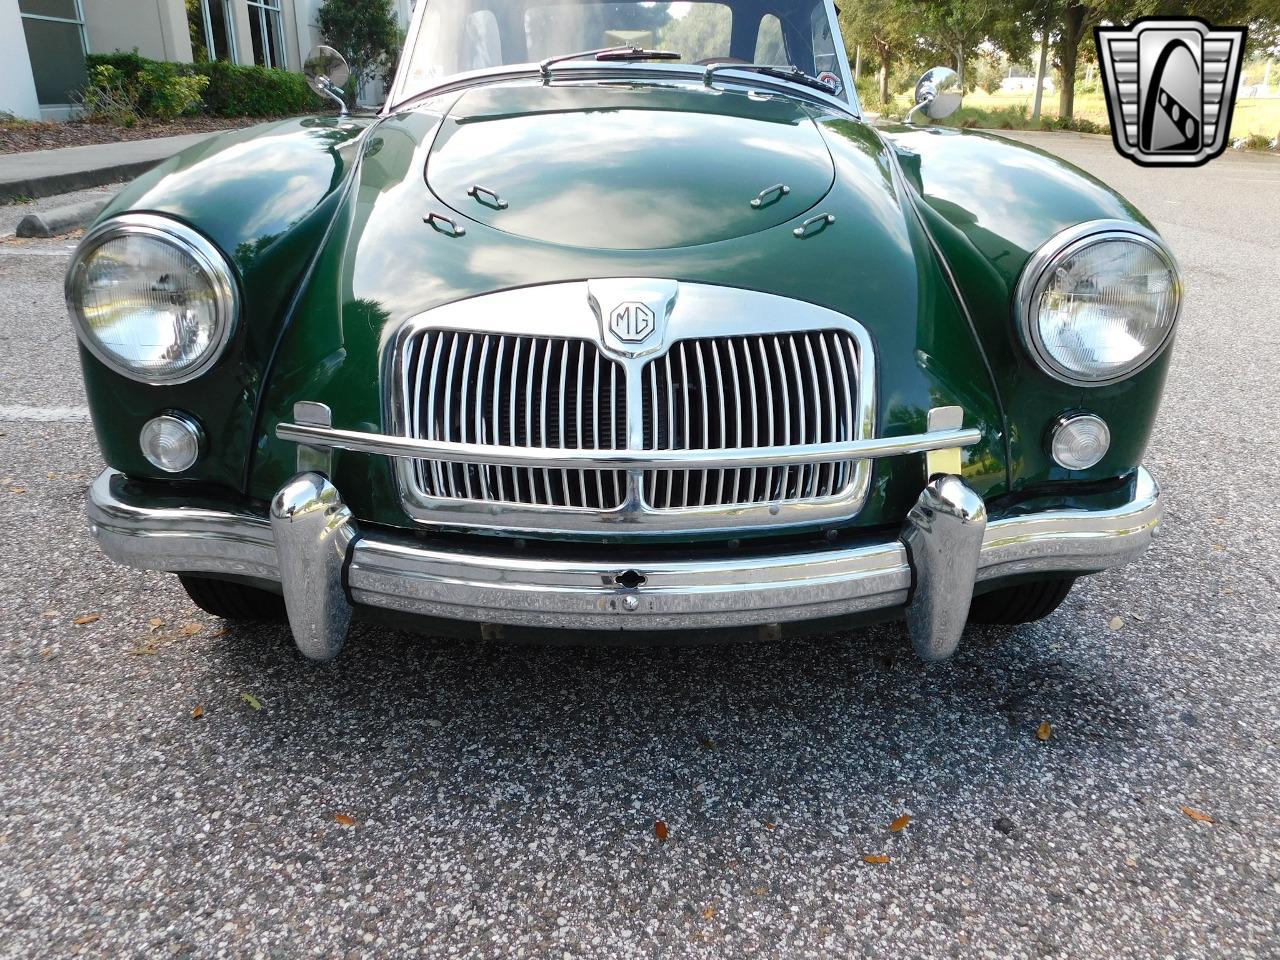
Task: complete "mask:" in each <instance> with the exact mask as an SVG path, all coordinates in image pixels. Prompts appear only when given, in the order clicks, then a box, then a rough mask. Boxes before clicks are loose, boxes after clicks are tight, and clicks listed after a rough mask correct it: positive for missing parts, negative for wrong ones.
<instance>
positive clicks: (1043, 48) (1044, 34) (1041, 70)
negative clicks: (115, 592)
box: [1031, 16, 1049, 126]
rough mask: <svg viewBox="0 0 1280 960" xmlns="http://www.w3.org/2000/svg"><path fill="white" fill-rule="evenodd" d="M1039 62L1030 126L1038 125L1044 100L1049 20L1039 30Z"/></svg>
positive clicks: (1047, 67) (1047, 62)
mask: <svg viewBox="0 0 1280 960" xmlns="http://www.w3.org/2000/svg"><path fill="white" fill-rule="evenodd" d="M1040 31H1041V32H1040V62H1039V63H1038V64H1037V65H1036V97H1035V100H1034V101H1033V102H1032V106H1031V125H1032V126H1039V124H1040V105H1041V102H1042V101H1043V100H1044V76H1045V73H1046V72H1047V71H1048V69H1049V18H1048V17H1047V16H1046V17H1045V18H1044V24H1043V26H1041V28H1040Z"/></svg>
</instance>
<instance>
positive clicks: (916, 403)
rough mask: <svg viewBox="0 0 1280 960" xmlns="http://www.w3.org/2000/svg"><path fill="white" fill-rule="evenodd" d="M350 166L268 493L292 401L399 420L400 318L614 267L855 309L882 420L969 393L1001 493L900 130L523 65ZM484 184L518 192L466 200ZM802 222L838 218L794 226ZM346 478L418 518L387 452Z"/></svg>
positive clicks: (267, 413)
mask: <svg viewBox="0 0 1280 960" xmlns="http://www.w3.org/2000/svg"><path fill="white" fill-rule="evenodd" d="M633 113H634V114H636V115H637V117H638V116H639V115H640V114H643V119H644V120H645V122H646V124H647V125H646V126H645V127H643V128H640V127H637V126H636V121H637V117H631V116H629V115H630V114H633ZM535 118H536V119H535ZM641 129H647V130H657V131H660V132H661V136H660V137H658V136H654V135H650V136H648V137H646V136H643V135H641V133H638V132H637V131H639V130H641ZM627 131H630V134H629V135H628V137H626V138H624V139H625V143H619V144H615V145H614V146H612V147H604V146H602V147H601V150H602V152H601V153H600V154H599V155H597V159H596V163H594V164H593V163H592V162H591V161H590V157H589V151H584V150H583V149H582V143H583V142H586V141H585V140H584V139H583V138H587V139H589V140H590V142H591V143H595V144H597V145H599V144H603V143H606V142H612V141H613V139H614V138H615V136H617V135H620V134H622V133H624V132H627ZM574 137H576V138H578V142H577V143H566V142H565V141H566V140H567V139H572V138H574ZM460 138H466V139H460ZM463 144H469V147H468V150H465V151H464V150H461V149H459V152H458V153H457V155H456V156H453V155H451V154H452V151H453V150H454V148H455V147H459V148H460V147H461V146H462V145H463ZM558 144H559V146H557V145H558ZM472 148H474V153H473V152H472ZM788 154H790V155H788ZM467 157H473V159H474V163H473V164H472V165H471V166H470V167H468V166H467V164H466V163H465V160H466V158H467ZM511 158H517V159H520V160H521V162H520V163H516V162H512V160H511ZM437 164H439V166H437ZM355 178H356V179H355V182H354V185H353V189H352V190H351V191H350V193H349V194H348V196H347V199H346V201H345V203H344V205H343V206H342V208H341V209H340V210H339V212H338V214H337V216H336V217H335V220H334V223H333V226H332V229H331V231H330V233H329V235H328V237H327V238H326V240H325V242H324V244H323V246H322V247H321V249H320V251H319V253H318V256H317V258H316V260H315V262H314V263H313V266H312V270H311V273H310V277H309V279H308V280H307V282H306V283H305V285H304V287H303V289H302V291H301V294H300V297H299V300H298V302H297V305H296V308H295V309H294V310H293V311H292V315H291V318H290V320H289V323H288V326H287V328H286V331H285V333H284V336H283V339H282V341H281V344H280V347H279V349H278V351H277V353H276V357H275V360H274V364H273V367H272V370H271V372H270V375H269V388H268V391H267V394H266V397H265V399H264V402H263V404H262V406H261V409H260V414H259V418H258V425H257V434H256V441H255V447H254V452H253V461H252V465H251V469H250V470H249V471H248V476H249V490H248V492H249V493H251V494H252V495H254V496H255V497H259V498H262V499H267V498H269V497H270V496H271V495H272V494H273V493H274V492H275V490H276V489H278V488H279V487H280V486H281V485H282V484H283V483H284V482H285V480H287V479H288V477H289V476H290V475H291V474H292V473H293V472H294V470H295V469H296V448H295V447H294V445H293V444H291V443H285V442H282V441H280V440H278V439H277V438H276V436H275V431H276V427H277V425H278V424H280V423H281V422H285V421H289V420H291V419H292V417H293V413H292V411H293V404H294V403H295V402H297V401H303V400H310V401H318V402H321V403H325V404H327V405H329V407H330V408H331V409H332V411H333V418H334V426H337V427H342V428H348V429H355V430H370V431H387V430H389V429H390V428H389V426H388V423H387V402H386V401H387V392H386V391H387V385H386V384H384V383H383V377H384V373H383V370H384V368H383V366H382V358H383V356H384V351H385V348H386V347H387V345H388V343H389V342H390V341H391V339H392V338H393V336H394V335H395V332H396V330H397V329H398V328H399V327H400V325H401V324H402V323H403V322H404V321H406V320H407V319H409V318H411V317H413V316H415V315H417V314H420V313H422V312H424V311H426V310H429V309H431V308H433V307H437V306H440V305H442V304H445V303H449V302H452V301H456V300H461V299H465V298H468V297H475V296H479V295H483V294H486V293H490V292H493V291H497V290H503V289H511V288H518V287H522V286H530V285H534V284H541V283H553V282H559V281H575V280H584V279H592V278H601V277H665V278H671V279H675V280H679V281H685V282H698V283H705V284H717V285H722V286H730V287H741V288H749V289H753V290H760V291H764V292H767V293H773V294H777V295H781V296H785V297H791V298H795V299H798V300H803V301H808V302H810V303H814V304H817V305H820V306H824V307H827V308H830V309H833V310H836V311H839V312H841V313H843V314H846V315H848V316H851V317H853V318H855V319H857V320H858V321H860V322H861V323H862V324H863V325H864V326H865V327H866V328H867V331H868V333H869V334H870V337H871V339H872V341H873V343H874V346H875V353H876V356H875V360H876V366H877V375H878V388H877V398H876V401H877V402H876V420H877V423H876V431H877V433H878V434H879V435H881V436H894V435H900V434H905V433H912V432H916V431H921V430H924V429H925V426H926V417H927V413H928V410H929V409H930V408H931V407H935V406H942V405H949V404H959V405H961V406H963V407H964V409H965V411H966V425H968V426H974V427H977V428H979V429H980V430H981V431H982V435H983V439H982V441H981V442H980V443H978V444H977V445H975V446H973V447H970V448H968V449H967V450H966V451H965V454H964V457H965V476H966V478H967V479H969V481H970V482H971V483H972V484H973V485H974V486H975V488H976V489H978V490H979V492H981V493H983V494H984V495H988V496H990V495H998V494H1000V493H1001V492H1003V491H1004V490H1005V488H1006V483H1007V474H1006V463H1005V455H1004V450H1005V444H1004V439H1003V429H1004V427H1003V419H1002V416H1001V413H1000V406H999V403H998V401H997V398H996V392H995V388H994V385H993V383H992V380H991V377H990V375H989V372H988V369H987V366H986V362H985V358H984V356H983V354H982V352H981V350H980V348H979V345H978V342H977V340H976V338H975V336H974V334H973V332H972V330H971V328H970V327H969V325H968V324H967V321H966V319H965V316H964V314H963V312H962V310H961V309H960V306H959V304H958V302H957V298H956V296H955V293H954V291H953V290H952V288H951V287H950V286H949V284H948V281H947V279H946V276H945V273H944V272H943V270H942V267H941V265H940V263H939V261H938V260H937V258H936V256H935V254H934V252H933V249H932V247H931V245H930V241H929V239H928V237H927V236H926V234H925V233H924V228H923V226H922V224H921V222H920V221H919V219H918V217H917V216H916V215H915V213H914V212H913V210H912V208H911V202H910V200H909V199H908V197H907V195H906V192H905V191H906V186H905V184H904V182H903V180H902V177H901V175H900V173H899V170H898V167H897V165H896V162H895V160H894V158H893V157H892V156H891V154H890V151H889V148H888V147H887V146H886V145H885V143H884V142H883V141H882V140H881V139H880V137H879V136H878V135H877V134H876V132H875V131H874V130H872V129H871V128H870V127H868V126H867V125H865V124H863V123H861V122H858V121H855V120H849V119H838V118H836V117H833V116H829V115H825V114H823V113H822V111H821V110H820V109H818V108H814V107H809V106H801V105H798V104H797V103H796V101H794V100H790V99H788V98H784V97H768V96H761V95H758V94H746V93H742V92H728V91H722V90H712V89H704V88H701V87H696V86H692V85H685V86H674V85H656V84H638V83H629V84H627V85H616V84H610V85H589V84H587V85H573V86H560V85H557V86H552V87H548V86H543V85H540V84H536V83H524V84H519V83H512V84H509V85H505V86H498V87H492V88H488V89H481V90H476V91H474V92H472V93H467V94H464V95H462V96H461V97H459V95H458V94H456V93H455V94H452V95H450V96H447V97H440V98H437V99H435V100H432V101H428V102H425V103H423V104H420V105H417V106H415V107H414V108H413V109H409V110H405V111H403V112H400V113H397V114H394V115H392V116H389V117H387V118H385V119H384V120H382V121H381V122H380V123H378V124H377V125H376V126H375V127H374V128H372V129H371V130H369V131H368V133H367V134H366V136H365V139H364V147H363V156H362V160H361V163H360V165H359V168H358V170H357V171H356V173H355ZM788 181H791V182H789V183H788ZM780 182H781V183H787V185H788V186H789V187H791V188H792V189H791V190H790V191H789V192H788V193H787V194H786V195H785V196H784V197H782V198H781V199H779V200H777V201H776V202H775V203H772V204H770V203H767V202H766V203H762V204H761V205H759V206H756V207H753V206H752V205H751V201H752V199H754V198H755V197H756V196H757V195H758V194H759V193H760V191H761V190H764V189H765V188H767V187H770V186H772V185H774V184H775V183H780ZM473 186H481V187H484V188H487V189H488V190H492V191H494V192H496V193H497V194H498V196H499V197H500V198H501V200H502V201H505V202H506V204H507V206H506V207H505V208H501V207H500V205H499V204H498V202H497V201H496V200H495V199H494V197H493V196H492V195H489V194H485V195H483V197H482V199H484V200H487V201H488V203H483V202H481V200H480V199H477V198H476V197H475V196H471V195H468V193H467V192H466V191H467V189H469V188H470V187H473ZM767 199H768V198H766V200H767ZM812 217H822V218H823V220H824V222H825V227H824V226H823V224H822V223H815V224H814V225H812V226H811V227H810V228H808V229H806V230H801V231H799V233H798V232H797V228H799V227H800V225H801V223H802V222H803V221H804V220H806V219H808V218H812ZM828 217H830V218H834V219H833V220H830V221H829V222H826V221H827V218H828ZM441 218H448V220H449V221H450V222H451V223H452V226H449V225H448V224H446V223H445V221H444V220H442V219H441ZM428 221H432V222H428ZM583 308H584V309H586V308H587V305H586V304H585V303H584V304H583ZM530 333H535V334H536V333H542V334H554V333H555V330H554V329H547V330H542V329H534V328H532V327H531V329H530ZM677 336H678V332H677ZM334 479H335V482H336V483H337V485H338V487H339V489H341V490H343V492H344V496H346V497H347V498H348V500H349V502H350V504H351V506H352V508H353V510H354V511H355V512H356V514H357V516H359V517H361V519H363V520H366V521H369V522H374V523H385V524H388V525H393V526H402V527H406V526H411V525H412V524H411V522H410V521H409V520H408V519H407V517H406V515H405V513H404V511H403V510H402V509H401V505H400V499H399V495H398V491H397V489H396V486H395V481H394V475H393V472H392V470H391V464H390V463H389V461H387V460H386V459H383V458H379V457H372V456H367V455H363V454H356V453H342V452H339V453H338V454H337V455H336V458H335V462H334ZM924 480H925V476H924V458H923V457H922V456H909V457H899V458H895V459H893V460H886V461H881V462H879V463H877V464H876V465H875V468H874V473H873V481H872V488H871V494H870V497H869V499H868V501H867V503H866V505H865V506H864V508H863V510H862V511H861V512H860V514H859V515H858V516H857V517H856V518H854V519H853V520H851V521H849V525H852V526H860V527H868V526H876V525H889V524H892V525H894V526H895V527H896V526H897V525H898V524H900V522H901V520H902V517H903V516H904V515H905V513H906V511H907V509H908V508H909V507H910V505H911V503H912V502H913V501H914V499H915V498H916V496H917V495H918V493H919V490H920V487H921V485H922V484H923V483H924ZM766 532H767V531H766Z"/></svg>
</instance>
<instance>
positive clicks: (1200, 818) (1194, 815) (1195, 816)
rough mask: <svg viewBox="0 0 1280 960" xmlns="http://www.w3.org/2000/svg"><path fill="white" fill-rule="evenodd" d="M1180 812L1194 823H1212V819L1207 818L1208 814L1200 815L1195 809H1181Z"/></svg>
mask: <svg viewBox="0 0 1280 960" xmlns="http://www.w3.org/2000/svg"><path fill="white" fill-rule="evenodd" d="M1182 812H1183V813H1185V814H1186V815H1187V816H1188V817H1190V818H1191V819H1192V820H1194V821H1195V822H1196V823H1213V822H1214V819H1213V817H1211V816H1209V814H1207V813H1201V812H1200V811H1199V810H1197V809H1195V807H1183V808H1182Z"/></svg>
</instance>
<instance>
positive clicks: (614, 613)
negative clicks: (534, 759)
mask: <svg viewBox="0 0 1280 960" xmlns="http://www.w3.org/2000/svg"><path fill="white" fill-rule="evenodd" d="M576 51H582V52H576ZM308 73H309V76H310V77H311V79H312V82H313V85H314V86H315V88H316V89H317V90H318V91H322V92H324V93H326V94H328V95H329V96H331V97H333V98H334V99H336V100H337V101H338V102H339V103H340V104H341V102H342V96H341V95H340V94H339V92H338V91H339V90H340V88H341V87H342V85H343V84H344V83H345V81H346V69H345V64H343V63H342V60H341V58H340V57H338V56H337V55H336V54H334V53H333V51H330V50H328V49H327V48H318V49H317V51H316V52H315V53H314V54H313V56H312V58H311V59H310V60H309V61H308ZM953 79H954V75H952V74H951V73H950V71H947V70H944V69H941V68H939V69H936V70H933V71H930V72H929V73H928V74H926V75H925V77H924V78H922V80H921V82H920V84H919V85H918V87H917V91H916V97H917V106H916V108H915V109H914V110H912V111H911V115H910V116H909V117H908V118H907V122H905V123H901V124H887V123H881V124H873V123H871V122H869V121H868V120H867V119H866V118H865V116H864V114H863V111H862V109H861V107H860V105H859V103H858V99H857V96H856V93H855V91H854V87H853V84H852V82H851V77H850V71H849V64H848V62H847V58H846V54H845V49H844V45H843V43H842V42H841V39H840V35H839V27H838V22H837V14H836V9H835V7H834V5H833V4H832V0H718V2H701V0H696V2H693V3H670V4H667V3H638V2H625V0H624V2H612V3H595V2H590V0H422V2H420V3H419V4H418V5H417V10H416V13H415V17H414V21H413V24H412V26H411V28H410V30H409V33H408V38H407V41H406V45H405V49H404V51H403V54H402V56H401V58H400V61H399V69H398V73H397V75H396V76H395V78H394V81H393V84H392V86H391V88H390V91H389V95H388V100H387V105H386V107H385V108H384V109H383V110H382V111H380V112H378V113H376V114H368V115H360V114H356V113H352V114H348V113H347V111H346V110H345V108H344V109H342V110H341V111H340V113H339V114H338V115H337V116H332V115H330V116H317V117H308V118H304V119H294V120H286V121H281V122H276V123H272V124H268V125H264V126H259V127H255V128H253V129H249V130H243V131H239V132H234V133H228V134H225V135H223V136H220V137H217V138H215V139H212V140H209V141H206V142H204V143H202V144H200V145H198V146H196V147H193V148H191V149H189V150H187V151H186V152H184V153H182V154H179V155H178V156H176V157H174V158H173V159H171V160H169V161H168V162H166V163H164V164H162V165H161V166H159V167H158V168H156V169H154V170H153V171H151V172H150V173H148V174H146V175H144V176H143V177H141V178H140V179H138V180H137V181H135V182H134V183H132V184H131V185H130V186H128V187H127V188H126V189H125V190H123V191H122V192H121V193H120V194H119V195H118V196H117V197H116V198H115V199H114V200H113V201H112V202H111V203H110V205H109V206H108V207H107V209H106V210H105V211H104V212H103V213H102V215H101V218H100V219H99V220H98V222H97V223H96V225H94V226H93V228H92V229H90V230H89V231H88V233H87V235H86V236H85V238H84V241H83V242H82V243H81V245H80V247H79V249H78V251H77V253H76V254H75V257H74V259H73V262H72V265H71V267H70V270H69V272H68V275H67V283H66V292H67V301H68V304H69V308H70V312H71V316H72V318H73V321H74V323H75V326H76V329H77V331H78V335H79V338H80V343H81V347H82V350H81V357H82V360H83V366H84V380H85V386H86V389H87V391H88V395H89V400H90V403H91V406H92V410H93V417H94V423H95V426H96V430H97V435H98V440H99V443H100V445H101V449H102V453H103V456H104V458H105V460H106V462H107V464H108V465H109V468H108V469H107V470H106V471H105V472H104V473H103V474H102V475H101V476H100V477H99V478H98V479H97V481H96V482H95V483H94V484H93V486H92V489H91V491H90V498H89V518H90V522H91V527H92V531H93V534H94V536H95V537H96V538H97V540H98V542H99V543H100V544H101V546H102V548H103V549H104V550H105V551H106V553H107V554H108V555H110V556H111V557H113V558H114V559H115V560H117V561H119V562H121V563H124V564H127V565H130V566H133V567H139V568H142V569H148V570H164V571H172V572H174V573H176V574H178V576H179V577H180V579H181V581H182V583H183V585H184V586H185V587H186V589H187V591H188V593H189V594H190V596H191V598H192V599H193V600H194V601H195V602H196V603H197V604H198V605H199V606H201V607H203V608H204V609H205V610H207V611H209V612H211V613H213V614H215V615H219V616H223V617H227V618H232V619H271V618H277V619H284V618H287V620H288V623H289V625H290V627H291V629H292V633H293V636H294V639H295V640H296V643H297V645H298V647H299V649H300V650H301V651H302V652H303V653H304V654H305V655H307V656H308V657H312V658H315V659H328V658H331V657H333V656H335V655H336V654H337V653H338V652H339V650H340V649H341V648H342V646H343V642H344V640H345V638H346V636H347V633H348V629H349V626H350V624H351V621H352V619H353V618H372V617H381V618H383V619H387V620H390V621H392V622H395V623H403V624H407V625H411V626H417V627H419V628H425V629H440V628H441V627H442V625H448V626H451V627H452V628H454V629H458V630H461V631H462V632H464V633H470V634H474V635H479V636H483V637H487V638H488V637H499V636H508V637H509V636H513V635H516V634H520V633H526V632H527V633H532V634H538V635H542V636H547V635H548V631H575V632H581V633H582V634H583V635H596V636H599V635H600V634H607V635H608V636H610V637H612V638H617V637H618V636H625V637H626V638H627V639H637V638H644V637H651V636H653V635H654V634H664V635H668V636H669V635H670V632H671V631H679V632H682V633H683V634H684V635H686V636H688V635H691V634H698V635H702V634H708V633H709V634H712V635H714V636H721V635H740V634H742V633H744V632H745V633H746V634H748V635H759V636H763V637H774V636H778V635H780V633H781V629H782V626H783V625H797V624H798V625H800V627H801V628H802V629H805V630H810V631H814V630H826V629H832V628H838V627H845V626H848V625H850V624H855V623H859V622H866V621H869V620H874V619H891V618H905V620H906V624H907V629H908V632H909V634H910V637H911V640H912V642H913V644H914V646H915V648H916V650H917V651H918V652H919V653H920V654H921V655H922V656H924V657H926V658H929V659H940V658H943V657H946V656H948V655H949V654H951V653H952V652H953V651H954V650H955V649H956V646H957V643H958V642H959V640H960V637H961V633H962V631H963V629H964V626H965V624H966V622H969V621H981V622H985V623H1006V624H1008V623H1021V622H1027V621H1030V620H1033V619H1036V618H1039V617H1043V616H1045V615H1046V614H1048V613H1049V612H1050V611H1052V610H1053V609H1054V608H1055V607H1056V606H1057V605H1058V604H1059V603H1061V602H1062V600H1063V598H1064V597H1065V596H1066V595H1067V591H1068V590H1069V589H1070V588H1071V585H1072V583H1073V581H1074V580H1075V579H1076V578H1078V577H1080V576H1082V575H1085V574H1089V573H1095V572H1098V571H1101V570H1104V569H1106V568H1109V567H1112V566H1115V565H1117V564H1120V563H1124V562H1126V561H1128V560H1130V559H1132V558H1134V557H1135V556H1137V555H1138V554H1139V553H1141V552H1142V551H1143V550H1144V548H1146V546H1147V545H1148V543H1149V542H1150V540H1151V537H1152V536H1153V534H1154V532H1155V529H1156V526H1157V524H1158V522H1159V520H1160V509H1161V508H1160V501H1159V493H1158V489H1157V487H1156V484H1155V482H1154V481H1153V479H1152V478H1151V476H1150V475H1149V474H1148V473H1147V471H1146V470H1144V469H1143V467H1142V465H1141V463H1142V456H1143V451H1144V449H1145V447H1146V445H1147V440H1148V437H1149V435H1150V431H1151V427H1152V422H1153V420H1154V417H1155V414H1156V407H1157V403H1158V401H1159V397H1160V393H1161V390H1162V386H1163V383H1164V379H1165V375H1166V372H1167V369H1168V364H1169V356H1170V350H1169V346H1170V342H1171V340H1172V337H1173V332H1174V327H1175V321H1176V319H1177V315H1178V310H1179V305H1180V300H1181V284H1180V281H1179V277H1178V272H1177V268H1176V266H1175V263H1174V260H1173V257H1172V256H1171V255H1170V253H1169V251H1168V249H1167V248H1166V246H1165V245H1164V243H1163V242H1162V241H1161V239H1160V238H1159V237H1158V236H1157V235H1156V233H1155V232H1154V230H1153V229H1152V227H1151V225H1150V224H1149V223H1148V222H1147V221H1146V220H1145V219H1144V218H1143V217H1142V215H1141V214H1140V213H1138V211H1137V210H1135V209H1134V208H1133V207H1132V206H1130V204H1128V203H1127V202H1126V201H1125V200H1124V199H1123V198H1121V197H1119V196H1117V195H1116V194H1115V193H1114V192H1113V191H1112V190H1110V189H1108V188H1107V187H1106V186H1105V185H1103V184H1102V183H1100V182H1098V181H1097V180H1095V179H1093V178H1091V177H1089V176H1087V175H1086V174H1084V173H1082V172H1081V171H1079V170H1077V169H1075V168H1073V167H1071V166H1070V165H1068V164H1066V163H1063V162H1062V161H1060V160H1057V159H1055V158H1054V157H1051V156H1049V155H1047V154H1044V153H1041V152H1039V151H1036V150H1033V149H1029V148H1027V147H1023V146H1020V145H1017V144H1014V143H1010V142H1008V141H1005V140H1002V139H1000V138H998V137H994V136H987V135H981V134H973V133H968V132H964V131H959V130H952V129H943V128H935V127H931V126H929V123H928V121H929V119H931V118H939V117H941V116H944V115H946V113H947V112H948V111H950V110H951V109H954V107H955V105H956V103H957V102H958V96H957V95H956V93H954V92H953V91H951V90H949V86H950V85H951V84H952V81H953ZM623 631H625V632H627V633H625V634H621V633H620V632H623Z"/></svg>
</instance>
